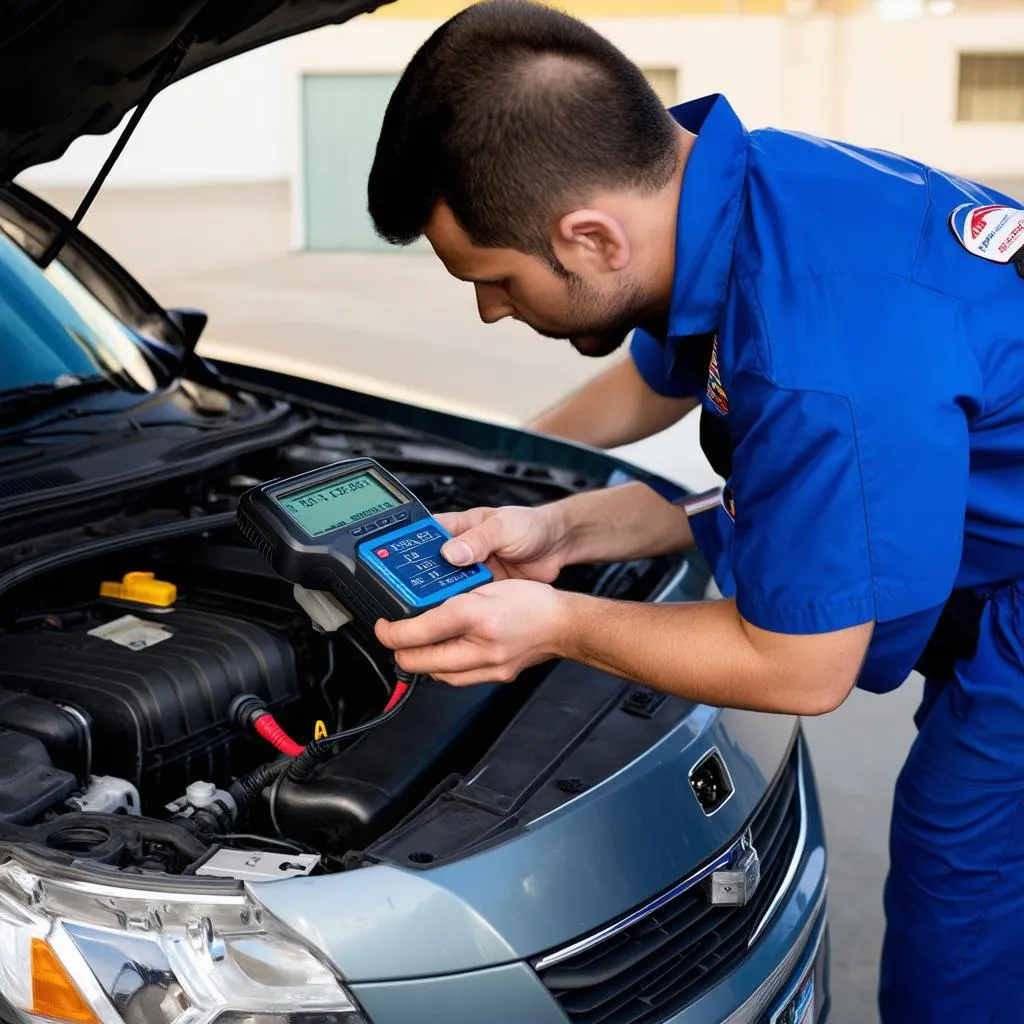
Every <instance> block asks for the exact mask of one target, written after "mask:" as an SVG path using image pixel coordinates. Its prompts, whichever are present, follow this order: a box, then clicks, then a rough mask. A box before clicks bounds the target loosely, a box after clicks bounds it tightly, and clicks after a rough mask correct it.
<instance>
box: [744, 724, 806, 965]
mask: <svg viewBox="0 0 1024 1024" xmlns="http://www.w3.org/2000/svg"><path fill="white" fill-rule="evenodd" d="M796 784H797V787H798V789H799V792H800V831H799V832H798V833H797V837H796V846H794V847H793V856H792V857H791V858H790V859H789V867H788V868H786V873H785V875H783V876H782V881H781V882H780V883H779V887H778V889H776V890H775V895H774V896H773V897H772V901H771V903H769V904H768V909H767V910H766V911H765V912H764V914H763V915H762V916H761V920H760V921H758V922H757V924H756V925H754V930H753V931H752V932H751V933H750V938H749V939H748V940H747V949H750V947H751V946H752V945H753V944H754V943H755V942H756V941H757V938H758V936H759V935H760V934H761V932H763V931H764V930H765V928H766V927H767V926H768V922H769V921H770V920H771V918H772V915H773V914H774V913H775V911H776V910H778V909H779V905H780V904H781V903H782V901H783V900H784V899H785V898H786V893H787V892H789V888H790V886H791V885H792V884H793V879H794V878H796V873H797V871H798V870H799V868H800V861H802V860H803V857H804V848H805V847H806V846H807V786H806V784H805V782H804V749H803V746H802V744H801V743H800V741H799V740H798V741H797V759H796Z"/></svg>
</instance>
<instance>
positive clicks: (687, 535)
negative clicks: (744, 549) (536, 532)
mask: <svg viewBox="0 0 1024 1024" xmlns="http://www.w3.org/2000/svg"><path fill="white" fill-rule="evenodd" d="M549 508H551V509H552V512H553V514H555V515H557V516H558V519H559V529H560V530H561V531H562V534H563V536H564V537H565V544H566V551H567V557H566V562H567V564H569V565H576V564H580V563H583V562H617V561H619V560H620V559H629V558H650V557H653V556H655V555H664V554H667V553H668V552H670V551H683V550H685V549H687V548H691V547H693V545H694V539H693V531H692V530H691V529H690V522H689V517H688V516H687V514H686V510H685V509H684V508H682V507H681V506H679V505H674V504H672V503H671V502H669V501H666V500H665V499H664V498H662V497H661V496H660V495H659V494H657V492H655V491H653V490H652V489H651V488H650V487H648V486H647V485H646V484H642V483H632V484H623V485H622V486H620V487H610V488H608V489H607V490H602V491H589V492H587V493H585V494H577V495H573V497H571V498H565V499H563V500H562V501H558V502H555V503H554V504H553V505H551V506H549Z"/></svg>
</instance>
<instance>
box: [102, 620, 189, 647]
mask: <svg viewBox="0 0 1024 1024" xmlns="http://www.w3.org/2000/svg"><path fill="white" fill-rule="evenodd" d="M173 635H174V634H173V633H171V631H170V630H168V629H164V627H163V626H157V625H156V624H155V623H152V622H146V621H145V620H144V619H139V618H136V617H135V616H134V615H122V616H121V618H119V619H114V620H113V621H112V622H105V623H104V624H103V625H102V626H97V627H96V628H95V629H90V630H89V636H95V637H99V638H100V639H101V640H110V641H111V642H112V643H115V644H120V645H121V646H122V647H127V648H128V649H129V650H131V651H144V650H145V649H146V648H147V647H152V646H153V644H158V643H160V641H161V640H167V639H168V638H169V637H171V636H173Z"/></svg>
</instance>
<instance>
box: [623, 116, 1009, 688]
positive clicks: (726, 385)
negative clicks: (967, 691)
mask: <svg viewBox="0 0 1024 1024" xmlns="http://www.w3.org/2000/svg"><path fill="white" fill-rule="evenodd" d="M672 114H673V116H674V117H675V118H676V119H677V121H678V122H679V123H680V124H681V125H682V126H683V127H684V128H686V129H687V130H689V131H691V132H693V133H695V134H696V136H697V138H696V141H695V142H694V145H693V148H692V150H691V153H690V156H689V159H688V161H687V165H686V169H685V172H684V180H683V185H682V192H681V197H680V205H679V217H678V235H677V247H676V262H675V275H674V284H673V292H672V300H671V308H670V315H669V318H668V332H667V337H665V338H657V339H656V338H654V337H652V336H651V335H650V334H647V333H646V332H644V331H641V330H638V331H636V332H635V333H634V336H633V340H632V343H631V353H632V357H633V359H634V361H635V363H636V366H637V368H638V370H639V372H640V374H641V375H642V376H643V378H644V379H645V380H646V382H647V384H648V385H649V386H650V387H651V388H652V389H653V390H654V391H656V392H658V393H661V394H665V395H673V396H683V395H694V394H700V395H701V396H702V403H703V405H704V407H705V410H706V412H705V415H714V416H720V417H724V419H725V422H726V425H727V428H728V433H729V437H730V439H731V441H732V443H733V446H734V447H733V449H732V460H731V467H730V472H729V477H728V480H727V490H726V494H727V497H728V499H729V500H728V501H726V502H723V507H720V508H718V509H716V510H714V511H712V512H708V513H702V514H700V515H697V516H694V517H693V520H692V522H693V524H694V533H695V536H696V537H697V540H698V544H699V545H700V546H701V548H702V550H704V549H707V550H708V551H709V552H710V553H711V556H712V562H713V563H716V564H717V572H718V574H719V575H720V577H721V576H726V577H728V589H727V591H726V593H727V596H729V594H730V593H734V595H735V598H736V602H737V606H738V609H739V611H740V613H741V614H742V615H743V617H744V618H745V619H747V620H748V621H749V622H751V623H753V624H754V625H756V626H759V627H761V628H762V629H766V630H772V631H775V632H780V633H791V634H792V633H797V634H807V633H824V632H829V631H832V630H838V629H842V628H845V627H849V626H854V625H857V624H859V623H864V622H869V621H875V622H876V623H877V626H876V629H875V636H874V639H873V641H872V644H871V649H870V651H869V654H868V658H867V662H866V664H865V667H864V671H863V672H862V675H861V679H860V685H861V686H863V687H865V688H868V689H872V690H877V691H883V690H886V689H891V688H893V687H895V686H897V685H899V683H900V682H902V680H903V679H904V678H905V677H906V675H907V674H908V673H909V671H910V670H911V668H912V667H913V665H914V663H915V662H916V660H917V658H918V656H919V654H920V652H921V649H922V648H923V646H924V644H925V642H926V641H927V639H928V636H929V635H930V633H931V632H932V629H933V627H934V625H935V622H936V621H937V619H938V615H939V612H940V611H941V608H942V606H943V604H944V603H945V601H946V599H947V598H948V596H949V594H950V592H951V590H952V589H953V588H954V587H965V586H970V587H979V588H983V587H984V586H986V585H988V584H995V583H997V582H999V581H1004V580H1010V579H1020V578H1024V279H1021V277H1020V276H1019V275H1018V273H1017V271H1016V270H1015V268H1014V266H1013V265H1010V264H1000V263H996V262H993V261H992V260H991V259H990V258H985V257H984V255H983V252H984V249H983V245H984V243H985V238H986V237H988V238H990V241H991V239H992V238H994V239H995V242H997V243H999V244H1002V245H1003V247H1004V249H1005V250H1006V252H1007V253H1012V252H1013V251H1014V250H1015V249H1016V247H1017V246H1018V245H1019V244H1021V240H1022V238H1021V237H1018V236H1022V232H1024V227H1020V229H1019V230H1018V229H1017V227H1015V225H1019V223H1020V220H1019V218H1020V217H1024V214H1021V213H1020V211H1019V209H1018V207H1019V204H1017V203H1015V202H1014V201H1013V200H1012V199H1010V198H1009V197H1007V196H1005V195H1002V194H1000V193H997V192H994V191H992V190H989V189H984V188H981V187H979V186H978V185H975V184H973V183H971V182H967V181H964V180H962V179H959V178H956V177H953V176H951V175H949V174H945V173H943V172H941V171H937V170H935V169H933V168H930V167H927V166H925V165H923V164H920V163H917V162H914V161H912V160H909V159H906V158H904V157H901V156H897V155H894V154H891V153H886V152H880V151H876V150H868V149H863V148H858V147H856V146H850V145H846V144H841V143H837V142H831V141H827V140H823V139H820V138H814V137H811V136H808V135H805V134H801V133H796V132H787V131H779V130H774V129H764V130H756V131H749V132H748V131H747V130H746V129H745V128H744V127H743V125H742V124H741V123H740V121H739V120H738V118H737V116H736V114H735V113H734V111H733V110H732V108H731V107H730V106H729V104H728V102H727V101H726V100H725V99H724V98H723V97H721V96H708V97H705V98H703V99H699V100H696V101H694V102H692V103H686V104H683V105H681V106H679V107H676V108H674V109H673V110H672ZM965 204H966V209H960V208H961V207H964V206H965ZM1003 207H1006V208H1008V211H1009V212H1008V213H1007V211H1005V210H1003ZM954 211H958V213H957V216H956V217H954V218H953V225H954V227H955V228H956V230H953V229H951V215H952V214H953V212H954ZM1007 216H1009V218H1010V219H1009V220H1007ZM965 218H966V220H965ZM1015 218H1016V219H1015ZM958 233H959V237H958ZM1022 237H1024V236H1022ZM1022 251H1024V250H1022ZM991 255H992V253H991V252H989V256H991ZM708 332H714V333H715V335H716V341H715V345H714V350H713V355H712V358H711V363H710V367H709V366H708V365H707V364H704V365H703V366H702V365H701V364H700V362H699V361H696V360H694V359H692V358H687V357H686V353H687V348H686V346H687V340H688V339H689V338H692V337H693V336H695V335H701V334H707V333H708ZM725 505H728V510H727V509H726V508H725V507H724V506H725Z"/></svg>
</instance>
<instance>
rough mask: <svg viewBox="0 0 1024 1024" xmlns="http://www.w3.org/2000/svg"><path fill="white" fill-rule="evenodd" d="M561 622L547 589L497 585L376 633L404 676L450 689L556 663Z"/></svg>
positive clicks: (381, 626)
mask: <svg viewBox="0 0 1024 1024" xmlns="http://www.w3.org/2000/svg"><path fill="white" fill-rule="evenodd" d="M519 567H521V566H519ZM513 568H518V567H517V566H516V565H515V563H513ZM564 615H565V603H564V601H563V595H562V594H560V593H559V592H558V591H557V590H555V589H553V588H552V587H549V586H547V585H546V584H544V583H537V582H534V581H532V580H527V579H503V580H500V581H498V582H495V583H488V584H487V585H486V586H483V587H480V588H479V589H478V590H474V591H472V592H471V593H468V594H460V595H459V596H457V597H453V598H451V599H450V600H449V601H446V602H445V603H444V604H443V605H441V607H440V608H435V609H433V610H432V611H428V612H424V613H423V614H422V615H417V616H416V617H415V618H412V619H405V620H402V621H399V622H385V621H384V620H383V619H381V620H380V621H379V622H378V623H377V627H376V632H377V638H378V639H379V640H380V642H381V643H382V644H384V646H385V647H389V648H391V649H392V650H394V651H396V655H395V661H396V663H397V664H398V667H399V668H401V669H403V670H404V671H406V672H410V673H413V674H414V675H429V676H432V677H433V678H434V679H438V680H440V681H441V682H444V683H450V684H452V685H453V686H468V685H469V684H471V683H507V682H511V681H512V680H513V679H515V678H516V677H517V676H518V675H519V674H520V673H521V672H522V671H523V670H524V669H527V668H529V667H530V666H531V665H537V664H539V663H540V662H543V661H548V660H549V659H551V658H553V657H556V656H557V655H558V653H559V651H558V643H559V640H560V638H562V637H564V636H565V635H567V634H568V632H569V628H568V623H567V622H565V621H564Z"/></svg>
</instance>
